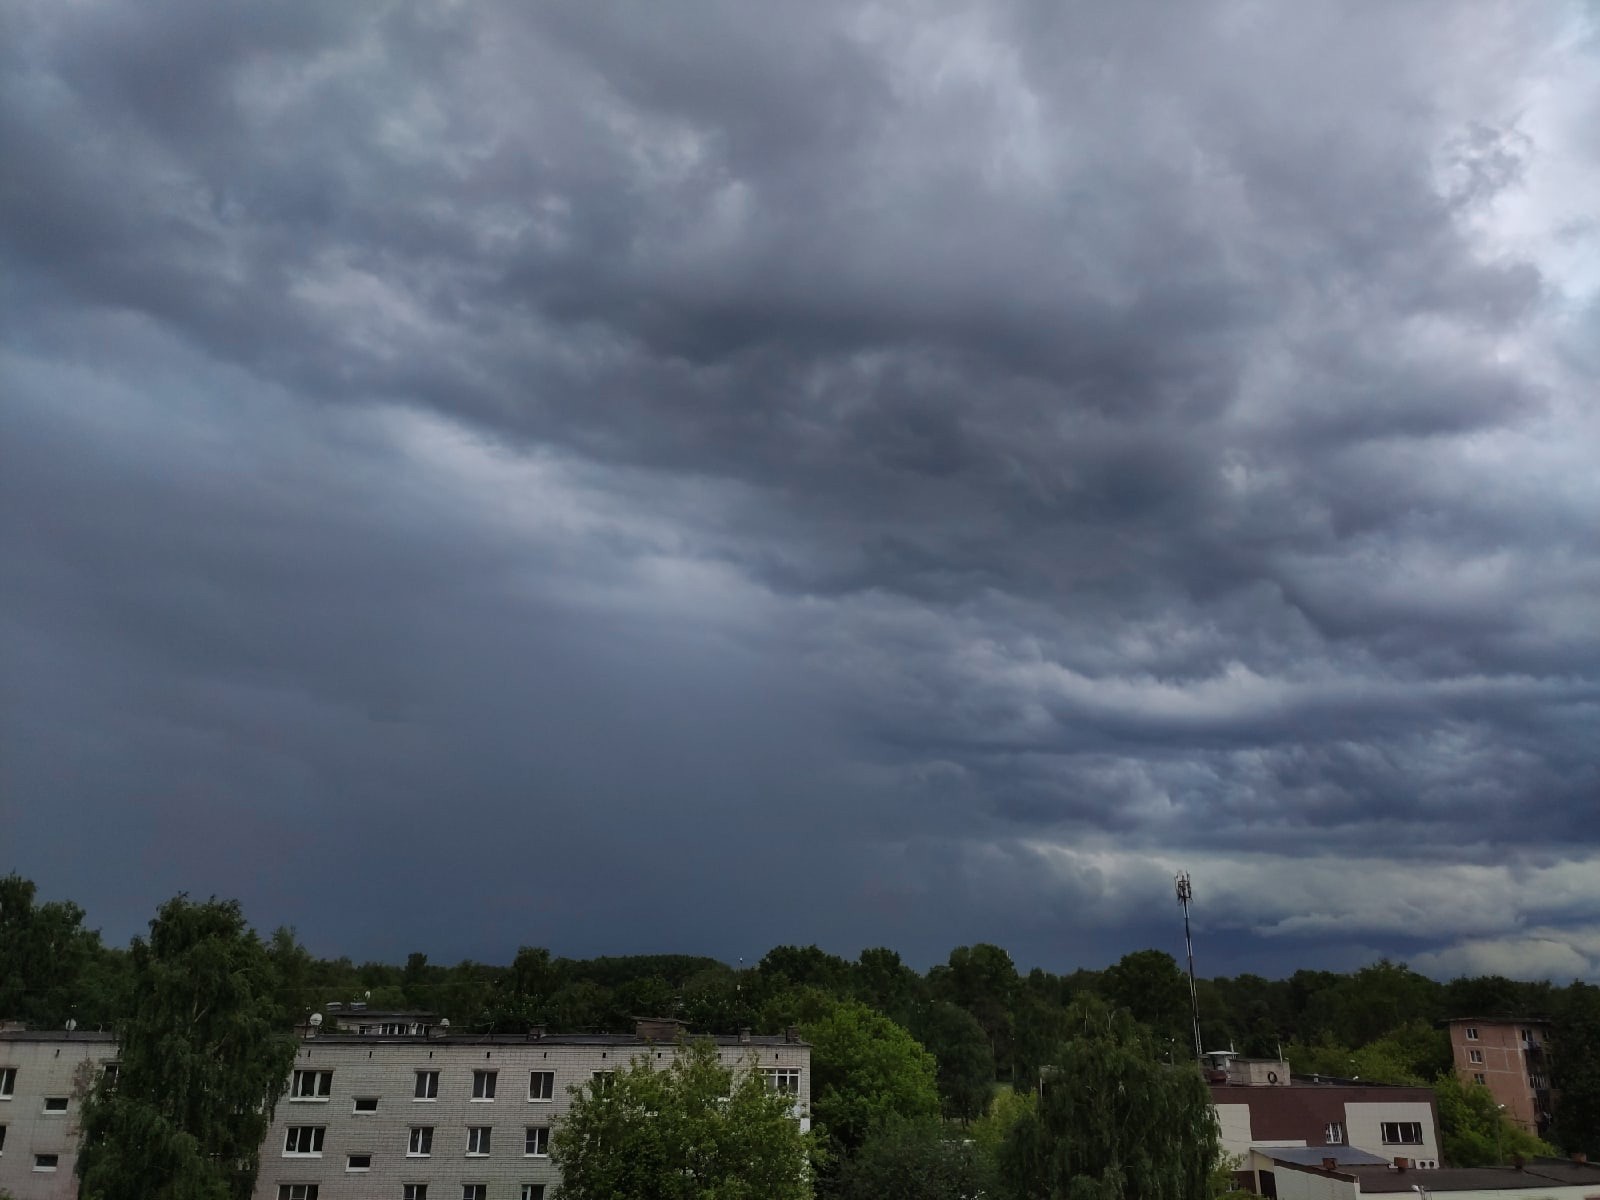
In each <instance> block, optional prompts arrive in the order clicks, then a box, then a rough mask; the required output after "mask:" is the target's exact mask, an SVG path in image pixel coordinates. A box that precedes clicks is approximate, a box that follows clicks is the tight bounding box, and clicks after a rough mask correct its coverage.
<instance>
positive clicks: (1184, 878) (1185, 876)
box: [1173, 871, 1205, 1062]
mask: <svg viewBox="0 0 1600 1200" xmlns="http://www.w3.org/2000/svg"><path fill="white" fill-rule="evenodd" d="M1173 886H1174V888H1176V890H1177V893H1178V903H1179V904H1181V905H1183V945H1184V948H1185V949H1186V950H1187V951H1188V952H1189V1015H1190V1018H1191V1020H1192V1021H1193V1023H1194V1057H1195V1061H1196V1062H1199V1061H1200V1060H1201V1059H1202V1058H1203V1057H1204V1054H1205V1052H1204V1051H1203V1050H1201V1048H1200V993H1199V992H1197V991H1196V990H1195V986H1194V937H1193V936H1192V935H1191V934H1190V933H1189V901H1190V900H1192V899H1194V887H1193V885H1191V884H1190V882H1189V872H1187V871H1179V872H1178V875H1177V878H1176V879H1174V880H1173Z"/></svg>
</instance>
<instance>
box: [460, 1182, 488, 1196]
mask: <svg viewBox="0 0 1600 1200" xmlns="http://www.w3.org/2000/svg"><path fill="white" fill-rule="evenodd" d="M488 1195H489V1185H488V1184H487V1183H463V1184H462V1185H461V1200H487V1197H488Z"/></svg>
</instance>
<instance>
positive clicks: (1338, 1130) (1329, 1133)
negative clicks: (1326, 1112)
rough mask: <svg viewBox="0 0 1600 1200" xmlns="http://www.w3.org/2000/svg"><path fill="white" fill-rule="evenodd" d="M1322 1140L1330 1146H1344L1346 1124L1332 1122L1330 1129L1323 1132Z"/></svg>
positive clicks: (1329, 1125) (1329, 1124)
mask: <svg viewBox="0 0 1600 1200" xmlns="http://www.w3.org/2000/svg"><path fill="white" fill-rule="evenodd" d="M1322 1140H1323V1141H1325V1142H1326V1143H1327V1144H1328V1145H1330V1146H1342V1145H1344V1122H1343V1121H1330V1122H1329V1123H1328V1127H1327V1128H1326V1129H1324V1130H1323V1131H1322Z"/></svg>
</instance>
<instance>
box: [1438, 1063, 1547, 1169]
mask: <svg viewBox="0 0 1600 1200" xmlns="http://www.w3.org/2000/svg"><path fill="white" fill-rule="evenodd" d="M1433 1094H1434V1098H1435V1100H1436V1101H1437V1102H1438V1105H1439V1141H1440V1147H1439V1148H1440V1150H1441V1151H1442V1152H1443V1154H1444V1160H1445V1162H1446V1163H1447V1164H1449V1165H1450V1166H1452V1167H1487V1166H1492V1165H1494V1164H1496V1163H1505V1162H1510V1161H1511V1160H1512V1159H1513V1158H1515V1157H1516V1156H1519V1155H1520V1156H1521V1157H1523V1158H1534V1157H1537V1156H1538V1155H1541V1154H1552V1153H1554V1150H1553V1148H1552V1147H1551V1146H1549V1145H1547V1144H1546V1143H1544V1142H1542V1141H1540V1140H1539V1139H1538V1138H1536V1137H1535V1136H1534V1135H1533V1134H1531V1133H1529V1132H1528V1131H1527V1130H1525V1129H1523V1128H1522V1127H1521V1126H1520V1125H1518V1124H1517V1123H1516V1122H1515V1121H1513V1120H1511V1118H1509V1117H1508V1116H1506V1114H1505V1113H1504V1112H1502V1111H1501V1109H1500V1106H1499V1105H1498V1104H1496V1103H1495V1099H1494V1095H1493V1093H1491V1092H1490V1091H1489V1089H1488V1088H1486V1087H1484V1086H1483V1085H1482V1084H1480V1083H1462V1082H1461V1080H1460V1079H1458V1078H1457V1077H1456V1075H1455V1073H1454V1072H1446V1073H1445V1074H1442V1075H1440V1076H1439V1078H1438V1079H1437V1080H1435V1081H1434V1084H1433Z"/></svg>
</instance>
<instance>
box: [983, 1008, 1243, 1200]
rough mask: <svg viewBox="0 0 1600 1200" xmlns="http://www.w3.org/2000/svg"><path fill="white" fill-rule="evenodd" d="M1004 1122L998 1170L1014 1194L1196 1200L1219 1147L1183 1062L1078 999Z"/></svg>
mask: <svg viewBox="0 0 1600 1200" xmlns="http://www.w3.org/2000/svg"><path fill="white" fill-rule="evenodd" d="M1072 1030H1073V1037H1072V1040H1070V1041H1068V1042H1066V1043H1064V1044H1063V1045H1062V1046H1061V1047H1060V1050H1059V1053H1058V1055H1057V1057H1056V1062H1055V1064H1054V1065H1053V1066H1052V1067H1051V1068H1050V1069H1048V1070H1046V1071H1045V1073H1044V1076H1043V1078H1042V1080H1041V1084H1040V1092H1041V1094H1040V1097H1039V1101H1038V1105H1037V1107H1036V1108H1035V1109H1034V1110H1033V1111H1032V1112H1028V1113H1025V1114H1023V1115H1022V1116H1021V1118H1020V1119H1019V1120H1018V1121H1017V1123H1016V1125H1015V1126H1013V1128H1012V1131H1011V1134H1010V1136H1009V1137H1008V1139H1007V1141H1006V1144H1005V1146H1004V1148H1003V1150H1002V1152H1001V1174H1002V1179H1003V1182H1004V1185H1005V1187H1006V1189H1007V1191H1008V1193H1009V1194H1010V1195H1011V1196H1013V1197H1016V1198H1017V1200H1205V1198H1206V1197H1208V1196H1209V1195H1210V1181H1211V1175H1212V1172H1213V1170H1214V1169H1215V1167H1216V1164H1217V1160H1218V1155H1219V1153H1220V1151H1219V1147H1218V1144H1217V1130H1216V1121H1215V1118H1214V1117H1213V1116H1212V1110H1211V1099H1210V1095H1209V1094H1208V1093H1207V1091H1206V1086H1205V1084H1204V1083H1203V1082H1202V1081H1201V1078H1200V1074H1199V1072H1198V1071H1197V1070H1196V1069H1195V1067H1194V1066H1193V1064H1190V1063H1184V1064H1180V1065H1169V1064H1167V1063H1166V1062H1165V1061H1163V1059H1162V1056H1161V1054H1160V1053H1159V1052H1158V1051H1157V1048H1156V1046H1155V1045H1154V1044H1153V1043H1152V1041H1151V1039H1150V1035H1149V1034H1148V1033H1147V1032H1146V1031H1145V1030H1144V1029H1142V1028H1141V1027H1140V1026H1139V1025H1138V1024H1137V1023H1136V1022H1134V1021H1133V1020H1132V1018H1130V1017H1129V1016H1128V1015H1127V1013H1125V1012H1122V1011H1112V1010H1109V1009H1107V1008H1106V1007H1105V1006H1104V1005H1103V1004H1100V1003H1097V1002H1092V1001H1084V1002H1080V1003H1079V1004H1077V1005H1075V1006H1074V1009H1073V1012H1072Z"/></svg>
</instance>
